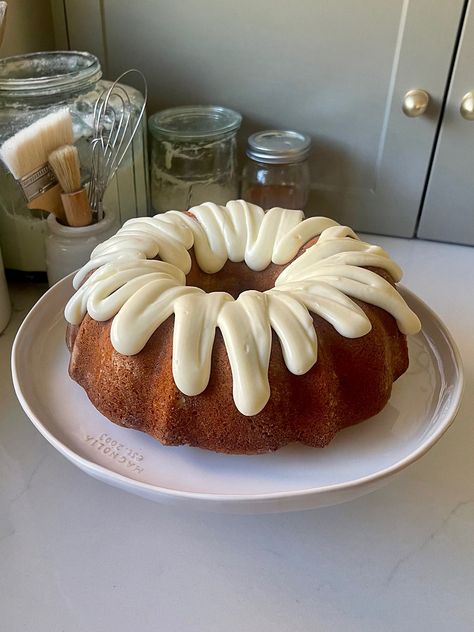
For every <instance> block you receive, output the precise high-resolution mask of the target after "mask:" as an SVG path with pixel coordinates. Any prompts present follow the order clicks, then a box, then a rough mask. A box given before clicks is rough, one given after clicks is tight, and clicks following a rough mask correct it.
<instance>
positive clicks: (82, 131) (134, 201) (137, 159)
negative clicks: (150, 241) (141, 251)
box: [0, 51, 148, 272]
mask: <svg viewBox="0 0 474 632" xmlns="http://www.w3.org/2000/svg"><path fill="white" fill-rule="evenodd" d="M101 77H102V70H101V67H100V63H99V60H98V59H97V57H95V56H94V55H92V54H90V53H87V52H78V51H53V52H40V53H30V54H26V55H18V56H15V57H6V58H4V59H1V60H0V144H2V143H3V142H4V141H5V140H7V139H8V138H10V136H12V135H13V134H15V133H16V132H18V131H19V130H21V129H23V128H25V127H27V126H28V125H31V123H33V122H34V121H36V120H37V119H39V118H41V117H43V116H46V115H47V114H49V113H50V112H52V111H54V110H56V109H58V108H61V107H65V106H67V107H68V108H69V111H70V112H71V117H72V121H73V130H74V142H75V145H76V146H77V148H78V151H79V156H80V161H81V177H82V180H83V183H86V182H87V181H88V179H89V172H90V141H91V138H92V123H93V113H94V106H95V103H96V101H97V98H98V97H99V95H100V94H101V93H102V92H103V90H104V89H106V88H108V87H109V86H110V85H111V82H109V81H104V80H102V79H101ZM123 87H124V88H125V90H126V91H127V94H128V96H129V98H130V101H131V104H132V108H133V112H132V117H133V116H134V115H136V116H138V114H139V112H140V109H141V107H142V105H143V96H142V94H141V93H140V92H139V91H138V90H136V89H135V88H132V87H130V86H123ZM104 204H105V205H106V207H107V208H108V209H109V211H110V212H113V213H115V214H116V216H117V220H118V221H119V222H121V223H123V222H124V221H125V220H127V219H129V218H131V217H136V216H138V215H146V214H147V212H148V165H147V147H146V122H145V121H144V120H143V122H142V123H141V127H140V128H139V129H138V130H137V134H136V135H135V137H134V140H133V143H132V146H131V147H130V149H129V151H128V152H127V155H126V156H125V158H124V160H123V162H122V164H121V166H120V168H119V169H118V171H117V173H116V175H115V178H114V179H113V180H112V182H111V183H110V186H109V188H108V189H107V193H106V196H105V199H104ZM45 235H46V214H45V213H43V212H41V211H32V210H30V209H28V208H27V207H26V202H25V199H24V197H23V194H22V192H21V189H20V187H19V186H18V185H17V183H16V182H15V180H14V179H13V177H12V176H11V175H10V174H9V173H8V172H7V171H6V170H5V167H4V166H3V165H2V164H1V163H0V245H1V248H2V251H3V257H4V263H5V267H6V268H11V269H15V270H20V271H23V272H41V271H45V270H46V259H45V245H44V240H45Z"/></svg>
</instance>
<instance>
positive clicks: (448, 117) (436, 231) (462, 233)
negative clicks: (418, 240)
mask: <svg viewBox="0 0 474 632" xmlns="http://www.w3.org/2000/svg"><path fill="white" fill-rule="evenodd" d="M468 93H472V94H468ZM464 97H465V99H464V104H463V98H464ZM469 102H471V103H469ZM462 104H463V105H462ZM469 105H471V106H474V7H473V2H472V1H471V2H469V5H468V8H467V11H466V16H465V19H464V21H463V28H462V33H461V38H460V42H459V47H458V50H457V54H456V59H455V63H454V66H453V73H452V78H451V82H450V85H449V91H448V96H447V99H446V107H445V110H444V114H443V118H442V122H441V127H440V132H439V138H438V141H437V143H436V150H435V154H434V159H433V164H432V168H431V172H430V174H429V178H428V182H427V190H426V197H425V202H424V204H423V212H422V214H421V218H420V226H419V229H418V236H419V237H423V238H427V239H436V240H439V241H453V242H457V243H460V244H470V245H474V120H472V119H471V120H469V118H467V119H466V118H464V117H466V116H468V117H469V116H472V115H474V111H473V112H472V114H471V115H470V113H469ZM461 108H462V110H463V111H462V112H461Z"/></svg>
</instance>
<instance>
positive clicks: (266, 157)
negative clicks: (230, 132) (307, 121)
mask: <svg viewBox="0 0 474 632" xmlns="http://www.w3.org/2000/svg"><path fill="white" fill-rule="evenodd" d="M310 149H311V139H310V137H309V136H308V135H307V134H302V133H300V132H295V131H290V130H265V131H263V132H257V133H255V134H252V135H251V136H249V139H248V145H247V151H246V154H247V158H248V159H247V162H246V164H245V166H244V169H243V172H242V191H241V197H242V198H243V199H244V200H246V201H247V202H253V203H254V204H258V205H259V206H261V207H262V208H263V209H265V210H268V209H269V208H272V207H274V206H280V207H283V208H290V209H299V210H303V209H304V207H305V205H306V203H307V201H308V195H309V186H310V174H309V167H308V156H309V152H310Z"/></svg>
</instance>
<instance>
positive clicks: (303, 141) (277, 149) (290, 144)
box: [246, 129, 311, 164]
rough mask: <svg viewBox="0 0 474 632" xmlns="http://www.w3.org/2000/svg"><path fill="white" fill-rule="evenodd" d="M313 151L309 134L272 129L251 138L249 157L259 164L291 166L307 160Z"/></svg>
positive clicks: (249, 140) (248, 150)
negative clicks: (290, 164) (311, 150)
mask: <svg viewBox="0 0 474 632" xmlns="http://www.w3.org/2000/svg"><path fill="white" fill-rule="evenodd" d="M310 149H311V139H310V137H309V136H308V135H307V134H302V133H300V132H293V131H291V130H278V129H270V130H265V131H263V132H256V133H255V134H252V135H251V136H249V139H248V145H247V152H246V153H247V156H248V157H249V158H251V159H252V160H257V161H258V162H268V163H272V164H289V163H292V162H301V161H302V160H305V159H306V158H307V157H308V155H309V151H310Z"/></svg>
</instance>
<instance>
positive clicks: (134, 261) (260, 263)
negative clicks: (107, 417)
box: [65, 200, 420, 415]
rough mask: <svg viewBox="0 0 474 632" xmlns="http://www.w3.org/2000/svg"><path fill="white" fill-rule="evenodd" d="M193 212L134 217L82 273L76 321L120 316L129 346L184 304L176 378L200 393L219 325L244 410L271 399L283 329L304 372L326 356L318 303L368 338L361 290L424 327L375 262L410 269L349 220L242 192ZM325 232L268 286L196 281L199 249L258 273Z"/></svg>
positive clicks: (176, 337)
mask: <svg viewBox="0 0 474 632" xmlns="http://www.w3.org/2000/svg"><path fill="white" fill-rule="evenodd" d="M190 212H191V213H192V215H193V216H194V217H192V216H190V215H188V214H185V213H181V212H179V211H168V212H167V213H164V214H161V215H156V216H155V217H140V218H136V219H132V220H129V221H128V222H126V223H125V224H124V225H123V227H122V228H121V229H120V230H119V231H118V232H117V234H116V235H114V236H113V237H111V238H110V239H108V240H107V241H105V242H104V243H102V244H100V245H99V246H97V248H95V250H94V251H93V252H92V255H91V260H90V261H89V262H88V263H87V264H86V265H85V266H84V267H83V268H82V269H81V270H80V271H79V272H78V273H77V274H76V276H75V278H74V287H75V288H76V289H77V292H76V293H75V294H74V296H73V297H72V298H71V299H70V301H69V302H68V304H67V306H66V309H65V316H66V319H67V320H68V321H69V322H70V323H71V324H75V325H78V324H79V323H80V322H81V321H82V319H83V318H84V316H85V314H86V313H89V315H90V316H91V318H94V319H95V320H98V321H105V320H109V319H110V318H113V322H112V327H111V333H110V336H111V341H112V345H113V346H114V348H115V349H116V350H117V351H118V352H119V353H122V354H125V355H134V354H136V353H139V352H140V351H141V350H142V349H143V347H144V346H145V345H146V343H147V342H148V340H149V339H150V337H151V336H152V335H153V333H154V332H155V331H156V330H157V328H158V327H159V326H160V325H161V324H162V323H163V322H164V321H165V320H166V319H167V318H168V317H169V316H171V315H172V314H174V317H175V322H174V333H173V377H174V380H175V382H176V386H177V387H178V388H179V390H180V391H182V392H183V393H184V394H186V395H198V394H199V393H202V392H203V391H204V390H205V388H206V387H207V384H208V383H209V378H210V374H211V358H212V348H213V344H214V338H215V331H216V327H218V328H219V329H220V331H221V333H222V336H223V339H224V343H225V347H226V350H227V354H228V357H229V362H230V366H231V369H232V379H233V396H234V401H235V405H236V407H237V408H238V410H239V411H240V412H241V413H243V414H244V415H256V414H257V413H259V412H260V411H261V410H262V409H263V408H264V406H265V404H266V403H267V401H268V399H269V397H270V385H269V382H268V364H269V360H270V352H271V344H272V329H273V330H274V332H275V333H276V335H277V336H278V338H279V340H280V344H281V347H282V352H283V358H284V361H285V364H286V366H287V367H288V369H289V370H290V371H291V372H292V373H294V374H295V375H301V374H303V373H306V372H307V371H309V369H310V368H311V367H312V366H313V365H314V363H315V362H316V359H317V337H316V331H315V329H314V325H313V319H312V317H311V314H310V312H313V313H315V314H318V315H319V316H321V317H322V318H324V319H325V320H327V321H328V322H329V323H331V324H332V325H333V326H334V327H335V329H336V330H337V331H338V332H339V333H340V334H341V335H342V336H345V337H347V338H357V337H360V336H364V335H365V334H367V333H368V332H369V331H370V329H371V323H370V320H369V319H368V317H367V316H366V315H365V313H364V311H363V310H362V309H361V308H360V307H359V306H358V305H357V304H356V303H355V302H354V301H353V300H352V299H353V298H355V299H359V300H361V301H364V302H366V303H370V304H372V305H377V306H379V307H381V308H382V309H384V310H386V311H387V312H389V313H390V314H392V316H393V317H394V318H395V319H396V321H397V324H398V327H399V329H400V331H401V332H403V333H405V334H413V333H416V332H417V331H419V329H420V321H419V320H418V318H417V316H416V315H415V314H414V313H413V312H412V311H411V310H410V309H409V307H408V306H407V305H406V303H405V301H404V300H403V298H402V297H401V295H400V294H399V293H398V292H397V290H396V289H395V288H394V287H393V286H392V285H391V284H390V283H388V282H387V281H386V280H385V279H383V278H382V277H381V276H379V275H378V274H376V273H375V272H372V271H371V270H368V269H367V267H369V266H370V267H377V268H381V269H383V270H386V271H387V272H388V273H389V274H390V275H391V276H392V277H393V279H394V280H395V281H399V280H400V279H401V276H402V272H401V270H400V268H399V267H398V266H397V264H396V263H395V262H394V261H392V260H391V259H390V257H389V256H388V254H387V253H386V252H385V251H384V250H383V249H382V248H380V247H378V246H373V245H370V244H367V243H365V242H363V241H360V240H359V238H358V237H357V235H356V234H355V233H354V232H353V231H352V230H351V229H350V228H348V227H347V226H340V225H339V224H337V222H335V221H333V220H331V219H328V218H326V217H311V218H309V219H304V215H303V213H302V212H301V211H290V210H286V209H281V208H273V209H271V210H269V211H268V212H267V213H264V212H263V210H262V209H261V208H260V207H258V206H255V205H254V204H249V203H246V202H244V201H242V200H237V201H232V202H228V203H227V205H226V206H218V205H216V204H213V203H210V202H209V203H207V204H201V205H200V206H196V207H194V208H192V209H191V210H190ZM315 237H318V239H317V241H316V243H314V244H313V245H311V246H310V247H309V248H308V249H307V250H306V251H305V252H304V253H303V254H302V255H301V256H300V257H298V258H297V259H295V261H293V262H292V263H290V265H288V266H287V267H286V268H285V269H284V270H283V271H282V273H281V274H280V276H279V277H278V278H277V280H276V282H275V287H274V288H272V289H270V290H267V291H266V292H257V291H255V290H248V291H246V292H242V293H241V294H240V296H239V297H238V298H237V299H234V298H233V297H232V296H231V295H230V294H227V293H226V292H212V293H210V294H206V293H205V292H204V291H203V290H201V289H200V288H196V287H190V286H187V285H186V274H187V273H188V272H189V270H190V268H191V257H190V255H189V252H188V251H189V249H190V248H192V247H194V253H195V256H196V259H197V262H198V265H199V267H200V268H201V269H202V270H203V271H204V272H207V273H210V274H213V273H215V272H217V271H219V270H220V269H221V268H222V267H223V266H224V264H225V262H226V261H227V260H228V259H230V260H231V261H235V262H238V261H245V263H246V264H247V265H248V266H249V267H250V268H251V269H252V270H256V271H258V270H263V269H265V268H266V267H267V266H268V265H269V264H270V263H271V262H273V263H275V264H278V265H284V264H287V263H288V262H290V261H291V260H292V259H294V257H295V256H296V254H297V253H298V251H299V250H300V248H301V247H302V246H303V245H305V244H306V243H307V242H308V241H310V240H312V239H313V238H315ZM155 257H159V260H157V259H155ZM91 271H94V272H92V274H91V275H90V276H89V278H87V280H86V277H87V275H88V274H89V273H90V272H91Z"/></svg>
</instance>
